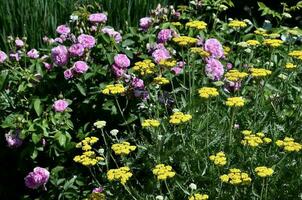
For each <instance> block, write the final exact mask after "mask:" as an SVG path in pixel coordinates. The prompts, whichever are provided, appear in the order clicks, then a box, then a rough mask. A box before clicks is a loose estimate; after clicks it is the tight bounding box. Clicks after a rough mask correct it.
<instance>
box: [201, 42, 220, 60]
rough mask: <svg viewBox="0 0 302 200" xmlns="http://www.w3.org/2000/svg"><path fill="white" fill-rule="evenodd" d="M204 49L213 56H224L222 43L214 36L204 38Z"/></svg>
mask: <svg viewBox="0 0 302 200" xmlns="http://www.w3.org/2000/svg"><path fill="white" fill-rule="evenodd" d="M204 50H205V51H207V52H209V53H210V54H211V57H214V58H221V57H223V56H224V51H223V48H222V45H221V43H220V42H219V41H218V40H217V39H215V38H210V39H207V40H206V42H205V44H204Z"/></svg>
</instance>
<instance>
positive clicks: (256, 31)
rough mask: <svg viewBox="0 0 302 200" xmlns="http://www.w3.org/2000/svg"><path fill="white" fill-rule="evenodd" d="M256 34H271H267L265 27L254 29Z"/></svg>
mask: <svg viewBox="0 0 302 200" xmlns="http://www.w3.org/2000/svg"><path fill="white" fill-rule="evenodd" d="M254 33H255V34H257V35H262V36H268V35H269V34H267V31H266V30H265V29H263V28H259V29H257V30H255V31H254Z"/></svg>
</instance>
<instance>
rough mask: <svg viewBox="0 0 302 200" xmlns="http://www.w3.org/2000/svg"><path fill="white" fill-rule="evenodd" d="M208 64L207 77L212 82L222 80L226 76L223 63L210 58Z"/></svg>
mask: <svg viewBox="0 0 302 200" xmlns="http://www.w3.org/2000/svg"><path fill="white" fill-rule="evenodd" d="M206 63H207V64H206V68H205V72H206V75H207V76H208V77H209V78H210V79H212V80H215V81H218V80H220V79H221V78H222V76H223V74H224V68H223V65H222V64H221V62H219V60H216V59H215V58H208V59H207V60H206Z"/></svg>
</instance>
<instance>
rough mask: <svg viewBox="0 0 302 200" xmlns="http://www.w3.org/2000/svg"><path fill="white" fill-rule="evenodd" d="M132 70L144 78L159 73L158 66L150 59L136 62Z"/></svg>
mask: <svg viewBox="0 0 302 200" xmlns="http://www.w3.org/2000/svg"><path fill="white" fill-rule="evenodd" d="M132 69H133V70H134V71H138V72H139V73H140V74H141V75H142V76H144V75H149V74H154V73H155V72H156V71H157V69H156V65H155V64H154V63H153V62H152V61H151V60H149V59H147V60H143V61H139V62H136V63H135V64H134V67H133V68H132Z"/></svg>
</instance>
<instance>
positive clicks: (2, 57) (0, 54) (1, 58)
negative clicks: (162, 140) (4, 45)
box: [0, 51, 7, 64]
mask: <svg viewBox="0 0 302 200" xmlns="http://www.w3.org/2000/svg"><path fill="white" fill-rule="evenodd" d="M6 59H7V55H6V53H4V52H3V51H0V64H2V63H4V61H5V60H6Z"/></svg>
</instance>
